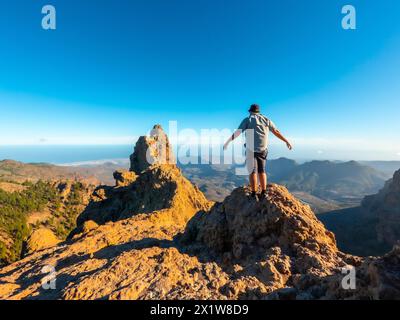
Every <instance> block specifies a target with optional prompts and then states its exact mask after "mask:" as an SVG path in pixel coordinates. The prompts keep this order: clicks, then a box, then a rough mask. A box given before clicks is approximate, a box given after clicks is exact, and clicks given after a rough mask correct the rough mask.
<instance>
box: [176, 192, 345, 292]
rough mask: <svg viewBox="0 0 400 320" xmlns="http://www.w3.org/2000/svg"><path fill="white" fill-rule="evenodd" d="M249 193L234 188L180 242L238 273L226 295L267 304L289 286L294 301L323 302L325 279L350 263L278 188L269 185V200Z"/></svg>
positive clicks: (302, 207)
mask: <svg viewBox="0 0 400 320" xmlns="http://www.w3.org/2000/svg"><path fill="white" fill-rule="evenodd" d="M249 193H250V192H249V190H247V189H245V188H239V189H236V190H235V191H234V192H233V193H232V194H231V195H230V196H229V197H227V198H226V200H225V201H224V202H223V203H220V204H216V205H215V206H214V207H213V208H212V210H211V211H209V212H202V213H199V214H198V215H196V217H194V218H193V219H192V220H191V221H190V222H189V224H188V226H187V228H186V232H185V234H184V235H183V237H182V241H183V242H184V243H185V244H186V245H187V246H188V247H189V248H192V249H193V250H195V251H196V252H197V251H199V252H210V254H211V257H212V258H211V259H215V260H217V261H221V263H227V264H230V265H232V267H233V270H235V268H237V270H238V271H239V272H235V271H233V274H234V275H235V276H234V278H239V279H240V278H242V280H241V281H243V283H241V284H240V285H238V282H241V281H236V282H233V283H232V284H230V285H229V286H230V289H229V290H231V291H232V292H235V291H239V292H238V293H237V295H238V297H241V298H267V299H269V298H272V296H270V294H271V293H272V292H274V291H275V290H277V289H282V288H288V287H290V288H291V292H292V293H294V295H293V298H296V297H297V298H300V299H301V298H302V297H303V296H304V295H307V297H309V298H313V299H318V298H321V297H322V296H323V293H324V292H325V291H326V287H325V288H324V287H323V285H322V282H323V279H324V278H326V277H327V276H329V275H332V274H335V273H338V272H340V270H341V268H343V267H345V266H346V265H347V263H348V262H347V258H346V255H344V254H342V253H341V252H339V251H338V249H337V247H336V242H335V237H334V235H333V233H331V232H329V231H327V230H326V229H325V228H324V226H323V225H322V223H321V222H319V221H318V219H317V218H316V216H315V215H314V213H313V212H312V211H311V209H310V207H309V206H305V205H303V204H302V203H301V202H300V201H299V200H297V199H296V198H294V197H293V196H292V195H291V194H290V193H289V192H288V191H287V189H286V188H284V187H282V186H278V185H270V186H269V194H268V196H269V199H270V200H269V201H261V202H256V201H249ZM245 275H247V276H245ZM249 275H252V276H253V277H254V278H253V277H250V276H249ZM230 276H232V274H231V275H230ZM305 278H307V281H306V282H308V283H309V284H308V285H305V284H304V282H305V280H304V279H305ZM255 279H257V280H255ZM255 284H257V285H256V289H255V290H254V289H252V286H254V285H255ZM315 286H317V287H318V290H317V291H318V294H317V293H316V292H317V291H316V287H315ZM286 291H287V289H286ZM232 297H233V296H232Z"/></svg>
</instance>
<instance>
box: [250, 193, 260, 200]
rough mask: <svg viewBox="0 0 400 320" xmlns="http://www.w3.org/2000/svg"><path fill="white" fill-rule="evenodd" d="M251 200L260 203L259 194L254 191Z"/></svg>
mask: <svg viewBox="0 0 400 320" xmlns="http://www.w3.org/2000/svg"><path fill="white" fill-rule="evenodd" d="M250 199H252V200H256V201H258V197H257V192H255V191H252V192H251V194H250Z"/></svg>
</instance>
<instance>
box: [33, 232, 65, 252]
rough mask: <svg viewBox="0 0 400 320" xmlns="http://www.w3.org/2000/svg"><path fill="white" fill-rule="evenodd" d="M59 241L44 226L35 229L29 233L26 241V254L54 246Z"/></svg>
mask: <svg viewBox="0 0 400 320" xmlns="http://www.w3.org/2000/svg"><path fill="white" fill-rule="evenodd" d="M60 242H61V241H60V240H59V239H57V237H56V235H55V234H54V233H53V232H52V231H51V230H49V229H46V228H40V229H37V230H35V231H33V232H32V233H31V235H30V236H29V238H28V240H27V242H26V254H32V253H34V252H37V251H40V250H43V249H47V248H50V247H54V246H55V245H57V244H58V243H60Z"/></svg>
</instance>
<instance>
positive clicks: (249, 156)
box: [246, 150, 257, 197]
mask: <svg viewBox="0 0 400 320" xmlns="http://www.w3.org/2000/svg"><path fill="white" fill-rule="evenodd" d="M246 167H247V170H248V172H249V182H250V190H251V195H252V197H255V196H256V192H257V164H256V161H255V158H254V152H252V151H250V150H246Z"/></svg>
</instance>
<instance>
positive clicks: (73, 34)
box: [0, 0, 400, 160]
mask: <svg viewBox="0 0 400 320" xmlns="http://www.w3.org/2000/svg"><path fill="white" fill-rule="evenodd" d="M45 4H52V5H54V6H55V7H56V10H57V30H54V31H45V30H43V29H42V28H41V19H42V14H41V8H42V6H43V5H45ZM346 4H352V5H353V6H354V7H355V8H356V10H357V30H343V29H342V28H341V19H342V17H343V15H342V14H341V8H342V7H343V6H344V5H346ZM0 39H1V48H0V70H1V72H0V108H1V110H0V111H1V117H0V147H1V145H13V144H19V145H24V144H31V145H32V144H126V143H131V142H132V141H133V140H134V139H135V137H137V136H138V135H142V134H144V133H146V132H147V131H148V129H149V128H150V127H151V126H152V125H153V124H154V123H161V124H163V125H164V126H165V127H168V121H170V120H176V121H178V127H179V128H180V129H183V128H192V129H194V130H200V129H207V128H218V129H224V128H229V129H232V130H233V129H234V128H235V127H236V126H237V125H238V124H239V123H240V121H241V120H242V118H243V117H245V116H246V110H247V108H248V105H249V104H251V103H253V102H257V103H259V104H261V106H262V107H263V112H264V114H265V115H267V116H268V117H270V118H271V119H272V120H273V121H274V122H275V123H276V124H277V125H278V127H279V128H280V129H281V131H282V132H283V133H284V134H286V135H287V136H288V137H289V138H291V139H292V140H293V141H294V145H295V150H294V151H293V152H292V153H288V152H287V151H286V150H285V149H284V146H281V145H279V144H278V142H277V141H276V140H273V141H272V144H273V145H272V146H271V148H272V149H273V150H274V152H275V153H276V154H277V155H282V156H291V157H292V158H293V157H294V158H296V157H297V158H316V159H317V158H329V159H347V158H353V159H387V160H389V159H398V160H400V130H399V119H400V108H399V101H400V90H399V89H400V72H399V70H400V59H399V57H400V2H399V1H398V0H379V1H378V0H368V1H365V0H362V1H361V0H350V1H341V0H331V1H320V0H303V1H297V0H271V1H267V0H246V1H245V0H242V1H237V0H230V1H227V0H212V1H211V0H191V1H187V0H170V1H164V0H157V1H156V0H140V1H139V0H137V1H136V0H113V1H111V0H108V1H106V0H79V1H78V0H68V1H67V0H62V1H61V0H46V1H39V0H29V1H27V0H14V1H2V3H1V4H0Z"/></svg>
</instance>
